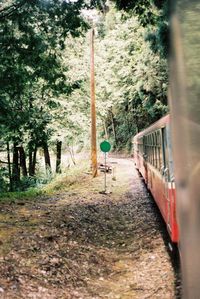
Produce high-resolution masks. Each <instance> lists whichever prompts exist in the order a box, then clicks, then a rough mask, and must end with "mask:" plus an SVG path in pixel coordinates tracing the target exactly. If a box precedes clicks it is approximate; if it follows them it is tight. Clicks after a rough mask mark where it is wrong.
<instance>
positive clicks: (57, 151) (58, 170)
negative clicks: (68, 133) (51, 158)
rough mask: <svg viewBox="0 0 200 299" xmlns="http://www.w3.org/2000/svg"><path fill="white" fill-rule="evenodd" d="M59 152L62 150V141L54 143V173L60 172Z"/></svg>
mask: <svg viewBox="0 0 200 299" xmlns="http://www.w3.org/2000/svg"><path fill="white" fill-rule="evenodd" d="M61 152H62V141H57V144H56V173H61Z"/></svg>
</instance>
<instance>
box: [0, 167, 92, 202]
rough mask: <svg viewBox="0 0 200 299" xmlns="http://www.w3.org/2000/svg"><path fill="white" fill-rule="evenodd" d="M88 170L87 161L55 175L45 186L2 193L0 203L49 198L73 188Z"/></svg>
mask: <svg viewBox="0 0 200 299" xmlns="http://www.w3.org/2000/svg"><path fill="white" fill-rule="evenodd" d="M88 168H89V163H88V161H84V162H81V163H79V164H78V165H75V166H73V167H72V168H70V169H68V170H67V171H65V172H63V173H62V174H57V175H55V176H54V178H53V179H52V180H51V181H50V182H49V183H48V184H46V185H45V186H44V185H41V186H38V187H35V188H29V189H28V190H26V191H16V192H4V193H3V192H2V193H0V202H15V201H26V200H34V199H38V198H41V197H45V196H50V195H53V194H55V193H58V192H62V191H66V190H69V189H70V188H72V187H73V188H74V187H75V186H76V185H77V184H80V182H81V181H82V180H83V178H84V176H85V174H86V173H87V171H88Z"/></svg>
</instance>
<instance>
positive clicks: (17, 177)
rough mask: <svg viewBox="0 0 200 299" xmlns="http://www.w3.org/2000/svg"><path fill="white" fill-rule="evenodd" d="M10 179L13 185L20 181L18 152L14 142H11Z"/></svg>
mask: <svg viewBox="0 0 200 299" xmlns="http://www.w3.org/2000/svg"><path fill="white" fill-rule="evenodd" d="M12 181H13V184H14V185H15V186H16V185H17V184H18V183H19V181H20V167H19V152H18V147H17V144H16V143H14V144H13V167H12Z"/></svg>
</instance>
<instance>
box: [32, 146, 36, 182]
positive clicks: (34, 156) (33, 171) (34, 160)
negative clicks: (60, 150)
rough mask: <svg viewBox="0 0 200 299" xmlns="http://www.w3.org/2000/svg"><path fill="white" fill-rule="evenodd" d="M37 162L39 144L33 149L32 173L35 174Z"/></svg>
mask: <svg viewBox="0 0 200 299" xmlns="http://www.w3.org/2000/svg"><path fill="white" fill-rule="evenodd" d="M36 162H37V145H36V146H35V148H34V151H33V164H32V175H33V176H34V175H35V167H36Z"/></svg>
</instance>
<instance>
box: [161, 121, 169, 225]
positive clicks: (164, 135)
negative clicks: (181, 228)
mask: <svg viewBox="0 0 200 299" xmlns="http://www.w3.org/2000/svg"><path fill="white" fill-rule="evenodd" d="M162 151H163V166H162V176H163V182H164V194H163V195H164V199H165V200H166V201H167V202H165V203H164V205H165V208H164V209H165V215H166V217H167V218H166V221H167V226H168V229H169V230H170V231H171V223H170V220H171V217H170V212H171V211H170V197H169V188H168V185H169V180H170V173H169V140H168V128H167V127H164V128H162Z"/></svg>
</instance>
